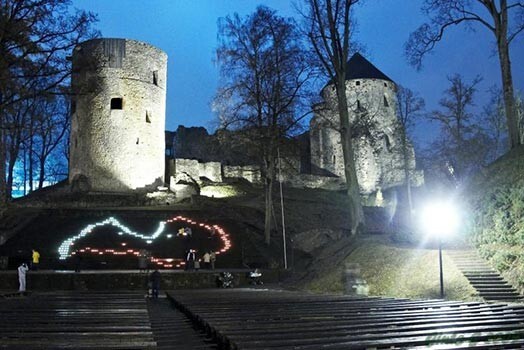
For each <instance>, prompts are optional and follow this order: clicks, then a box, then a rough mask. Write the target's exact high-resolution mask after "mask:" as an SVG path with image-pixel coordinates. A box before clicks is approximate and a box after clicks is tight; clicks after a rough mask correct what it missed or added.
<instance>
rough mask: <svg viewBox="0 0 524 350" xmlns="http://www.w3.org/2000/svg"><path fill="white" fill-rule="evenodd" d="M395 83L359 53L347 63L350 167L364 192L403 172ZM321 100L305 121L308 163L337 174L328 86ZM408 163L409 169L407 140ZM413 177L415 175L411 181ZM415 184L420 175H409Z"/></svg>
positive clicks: (333, 103)
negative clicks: (352, 155)
mask: <svg viewBox="0 0 524 350" xmlns="http://www.w3.org/2000/svg"><path fill="white" fill-rule="evenodd" d="M396 91H397V86H396V84H395V83H394V82H393V81H392V80H391V79H390V78H389V77H388V76H386V75H385V74H384V73H382V72H381V71H380V70H378V69H377V68H376V67H375V66H374V65H372V64H371V63H370V62H369V61H368V60H366V59H365V58H364V57H363V56H361V55H360V54H358V53H357V54H355V55H354V56H353V57H351V59H350V60H349V61H348V63H347V75H346V96H347V101H348V113H349V122H350V124H351V125H352V126H353V132H354V136H353V140H352V141H353V146H354V149H355V165H356V170H357V177H358V181H359V185H360V191H361V193H362V194H364V195H369V194H371V193H374V192H376V191H377V190H380V189H387V188H390V187H394V186H399V185H401V184H403V183H404V181H405V176H404V171H403V167H402V164H403V163H404V155H403V150H402V142H401V137H402V132H403V131H402V130H401V128H402V127H401V125H400V124H399V123H398V119H397V103H398V102H397V96H396ZM322 97H323V99H324V102H323V103H321V104H319V105H318V106H317V109H316V112H315V115H314V117H313V118H312V120H311V129H310V143H311V162H312V165H313V167H314V168H316V169H317V171H319V170H320V171H324V172H326V171H327V172H328V173H329V174H332V175H337V176H340V177H342V178H344V177H345V173H344V159H343V153H342V145H341V138H340V132H339V131H338V130H339V128H340V119H339V115H338V108H337V96H336V91H335V87H334V85H333V84H328V85H326V86H325V87H324V89H323V90H322ZM407 147H408V152H409V157H408V158H409V159H408V162H409V164H408V167H409V168H410V169H412V172H413V171H414V169H415V155H414V151H413V147H412V146H411V144H408V145H407ZM415 178H416V179H415ZM413 179H415V181H413V183H415V184H418V183H419V182H420V181H419V180H420V175H417V174H414V175H413Z"/></svg>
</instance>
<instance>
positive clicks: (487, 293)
mask: <svg viewBox="0 0 524 350" xmlns="http://www.w3.org/2000/svg"><path fill="white" fill-rule="evenodd" d="M446 254H447V255H448V256H449V257H451V259H452V260H453V262H454V263H455V265H456V266H457V267H458V268H459V270H460V271H461V272H462V273H463V274H464V276H466V278H467V279H468V281H469V283H470V284H471V285H472V286H473V288H475V290H477V292H478V293H479V296H480V297H482V298H484V299H485V300H487V301H502V300H503V301H511V302H520V301H523V297H522V296H521V295H520V294H519V293H518V292H517V291H516V290H515V289H514V288H513V287H512V286H511V285H510V284H509V283H508V282H506V280H504V278H503V277H502V276H501V275H500V274H499V273H498V272H497V271H495V270H494V269H493V268H492V267H491V266H489V265H488V264H487V263H486V262H485V261H484V260H483V259H482V258H480V257H479V255H478V254H477V252H476V251H475V250H473V249H470V250H447V251H446Z"/></svg>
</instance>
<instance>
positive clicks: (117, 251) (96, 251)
mask: <svg viewBox="0 0 524 350" xmlns="http://www.w3.org/2000/svg"><path fill="white" fill-rule="evenodd" d="M178 222H183V223H185V224H187V225H194V226H198V227H200V228H202V229H205V230H207V231H208V232H209V234H210V235H211V236H212V235H215V234H218V237H219V239H220V240H221V241H222V243H223V246H222V248H221V249H219V250H217V251H215V254H217V255H218V254H223V253H225V252H227V251H228V250H229V249H231V240H230V239H229V234H228V233H226V232H225V231H224V229H223V228H222V227H220V226H219V225H209V224H206V223H199V222H197V221H194V220H192V219H190V218H186V217H184V216H180V215H179V216H175V217H173V218H171V219H168V220H166V221H160V222H159V225H158V228H157V230H156V231H155V232H153V233H152V234H150V235H147V234H143V233H138V232H135V231H132V230H131V229H129V228H128V227H127V226H125V225H123V224H121V223H120V222H119V221H118V220H117V219H115V218H114V217H110V218H108V219H106V220H103V221H100V222H97V223H95V224H90V225H87V226H86V227H85V228H84V229H82V230H81V231H80V233H78V234H77V235H74V236H72V237H69V238H67V239H66V240H64V241H63V242H62V243H61V244H60V246H59V248H58V253H59V256H60V259H61V260H65V259H67V258H69V257H71V256H74V255H77V254H82V255H85V254H91V255H95V256H96V255H102V256H103V255H113V256H136V257H138V256H139V255H140V249H131V248H126V246H127V243H126V242H121V243H120V245H121V247H119V248H103V249H102V248H92V247H81V248H76V249H75V245H76V242H77V241H78V240H79V239H81V238H83V237H86V236H87V235H89V234H92V233H93V230H95V229H96V228H99V227H102V226H113V227H116V228H118V229H119V232H118V235H120V236H125V235H128V236H131V237H133V238H139V239H142V240H144V241H145V242H146V243H147V244H152V243H153V242H154V240H155V239H157V238H158V237H162V236H164V232H165V228H166V225H167V224H172V223H178ZM191 234H192V230H191V228H190V227H189V228H188V227H184V228H182V229H180V230H178V233H177V236H188V235H191ZM165 237H166V238H167V239H170V238H172V237H173V235H172V234H169V233H165ZM150 261H151V263H153V264H155V265H157V266H159V267H165V268H171V267H181V266H182V265H184V264H185V262H184V261H183V260H182V259H177V258H171V257H169V258H164V257H155V256H151V257H150Z"/></svg>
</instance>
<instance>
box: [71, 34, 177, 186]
mask: <svg viewBox="0 0 524 350" xmlns="http://www.w3.org/2000/svg"><path fill="white" fill-rule="evenodd" d="M72 59H73V75H72V90H73V94H74V96H73V99H72V104H71V109H72V110H71V112H72V120H71V145H70V168H69V182H70V184H71V185H72V187H73V189H74V188H80V189H83V190H91V191H128V190H135V189H141V188H154V187H156V186H157V185H163V183H164V168H165V159H164V151H165V138H164V130H165V105H166V73H167V55H166V54H165V53H164V52H163V51H161V50H159V49H157V48H155V47H153V46H151V45H149V44H146V43H143V42H139V41H135V40H128V39H94V40H89V41H86V42H84V43H82V44H80V45H78V46H77V47H76V48H75V49H74V52H73V58H72Z"/></svg>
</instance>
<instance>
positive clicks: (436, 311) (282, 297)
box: [168, 290, 524, 349]
mask: <svg viewBox="0 0 524 350" xmlns="http://www.w3.org/2000/svg"><path fill="white" fill-rule="evenodd" d="M168 296H169V297H170V299H171V300H172V303H173V305H174V306H175V307H177V308H178V309H179V310H181V311H182V312H184V313H185V314H186V315H187V316H188V317H190V318H191V319H192V320H193V321H194V322H195V323H196V324H198V325H199V326H200V327H202V328H203V329H204V330H205V331H206V332H207V333H208V334H209V335H210V336H212V337H213V338H214V339H215V340H216V341H217V342H218V343H219V344H220V345H221V346H222V347H223V348H227V349H267V348H272V349H273V348H274V349H278V348H282V349H289V348H293V349H318V348H320V347H321V348H323V349H324V348H325V349H352V348H356V349H357V348H358V349H362V348H368V347H369V348H405V347H417V346H419V347H426V346H428V345H438V344H442V346H444V348H449V349H454V348H456V349H460V348H467V347H469V346H475V347H476V348H479V349H482V348H485V349H488V348H489V349H491V348H493V347H501V348H502V347H504V346H506V347H507V346H510V347H513V346H519V344H520V343H519V342H520V341H521V339H524V306H521V305H515V304H514V305H507V304H487V303H478V302H450V301H443V300H419V301H410V300H406V299H380V298H351V297H345V296H315V295H310V294H305V293H298V292H281V291H268V290H200V291H176V292H173V293H168Z"/></svg>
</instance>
